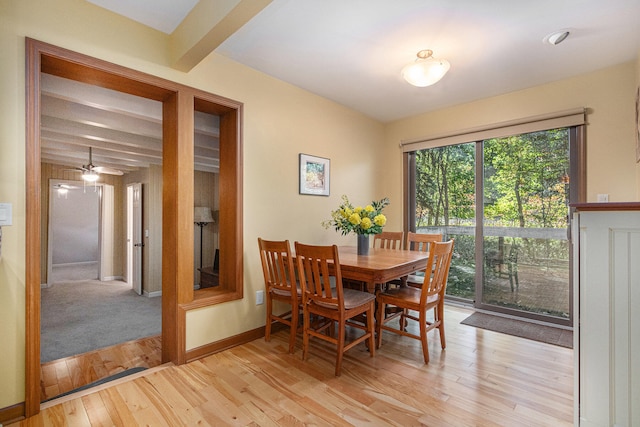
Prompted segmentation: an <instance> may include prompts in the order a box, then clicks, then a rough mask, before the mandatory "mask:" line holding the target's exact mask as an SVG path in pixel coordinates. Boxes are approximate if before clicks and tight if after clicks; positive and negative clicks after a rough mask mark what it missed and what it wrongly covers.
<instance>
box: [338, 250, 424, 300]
mask: <svg viewBox="0 0 640 427" xmlns="http://www.w3.org/2000/svg"><path fill="white" fill-rule="evenodd" d="M338 257H339V258H340V271H341V272H342V278H343V279H349V280H355V281H359V282H363V283H365V284H366V287H367V291H368V292H370V293H375V291H376V286H377V285H382V284H383V283H387V282H390V281H391V280H395V279H400V278H402V277H404V276H407V275H409V274H412V273H415V272H416V271H419V270H424V268H425V267H426V266H427V259H428V258H429V253H428V252H422V251H409V250H404V249H382V248H369V255H358V254H357V248H356V247H355V246H338Z"/></svg>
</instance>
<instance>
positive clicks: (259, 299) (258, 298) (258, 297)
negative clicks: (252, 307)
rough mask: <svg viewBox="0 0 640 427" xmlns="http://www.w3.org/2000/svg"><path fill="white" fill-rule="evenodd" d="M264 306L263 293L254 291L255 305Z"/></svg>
mask: <svg viewBox="0 0 640 427" xmlns="http://www.w3.org/2000/svg"><path fill="white" fill-rule="evenodd" d="M260 304H264V291H256V305H260Z"/></svg>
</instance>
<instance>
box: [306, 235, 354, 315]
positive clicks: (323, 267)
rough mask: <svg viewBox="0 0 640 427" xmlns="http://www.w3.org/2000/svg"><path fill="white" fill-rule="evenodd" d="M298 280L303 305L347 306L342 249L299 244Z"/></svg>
mask: <svg viewBox="0 0 640 427" xmlns="http://www.w3.org/2000/svg"><path fill="white" fill-rule="evenodd" d="M295 247H296V258H297V262H298V275H299V276H298V277H299V279H300V284H301V287H302V304H303V305H307V304H310V303H314V304H320V305H323V304H324V305H329V306H331V305H335V306H337V308H341V307H343V306H344V298H343V288H342V273H341V271H340V260H339V258H338V247H337V246H336V245H332V246H314V245H304V244H301V243H298V242H296V243H295Z"/></svg>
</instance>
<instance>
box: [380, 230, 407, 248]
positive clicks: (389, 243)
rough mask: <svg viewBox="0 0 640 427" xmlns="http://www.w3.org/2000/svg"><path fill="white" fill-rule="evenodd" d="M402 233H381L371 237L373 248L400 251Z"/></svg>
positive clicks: (402, 239)
mask: <svg viewBox="0 0 640 427" xmlns="http://www.w3.org/2000/svg"><path fill="white" fill-rule="evenodd" d="M403 241H404V232H403V231H383V232H381V233H378V234H374V235H373V247H374V248H384V249H402V247H403Z"/></svg>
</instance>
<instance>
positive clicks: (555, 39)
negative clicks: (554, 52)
mask: <svg viewBox="0 0 640 427" xmlns="http://www.w3.org/2000/svg"><path fill="white" fill-rule="evenodd" d="M569 34H571V32H570V31H569V30H560V31H556V32H555V33H551V34H549V35H548V36H546V37H545V38H544V39H542V41H543V42H544V43H549V44H550V45H553V46H557V45H559V44H560V43H562V42H563V41H565V40H566V39H567V37H569Z"/></svg>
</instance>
